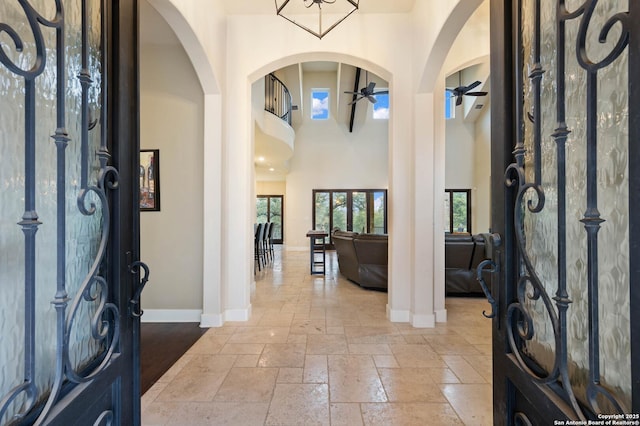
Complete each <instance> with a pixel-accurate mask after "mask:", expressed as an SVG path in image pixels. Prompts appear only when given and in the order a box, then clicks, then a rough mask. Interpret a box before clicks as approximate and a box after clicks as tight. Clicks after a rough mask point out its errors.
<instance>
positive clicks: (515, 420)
mask: <svg viewBox="0 0 640 426" xmlns="http://www.w3.org/2000/svg"><path fill="white" fill-rule="evenodd" d="M593 2H596V3H597V0H588V1H586V2H584V5H585V6H586V7H588V6H590V5H591V4H592V3H593ZM559 3H561V4H564V1H560V2H559ZM518 4H519V2H513V1H511V0H491V17H490V22H491V56H490V58H491V82H492V84H491V90H492V102H491V115H492V124H491V133H492V146H491V158H492V166H491V188H492V199H491V210H492V223H491V228H492V230H493V232H495V233H497V234H500V236H501V239H502V244H501V245H500V246H498V247H495V248H494V256H493V258H494V260H497V261H498V263H499V269H500V271H499V273H497V274H494V277H493V280H492V293H493V295H495V296H496V299H497V302H498V308H497V312H498V315H496V316H495V317H494V318H493V320H492V321H493V342H492V346H493V368H494V381H493V401H494V402H493V403H494V424H496V425H503V424H530V423H527V421H528V419H527V418H526V417H525V416H520V415H519V414H518V413H519V412H520V413H524V412H533V413H535V414H534V417H533V419H531V421H533V422H534V424H535V423H536V422H543V423H540V424H553V420H560V419H567V418H571V419H575V418H576V414H575V413H574V411H573V410H572V409H571V408H570V406H569V405H568V404H567V403H566V401H565V400H564V399H563V398H561V397H560V396H558V394H557V393H556V390H557V388H556V389H554V385H546V386H545V385H540V384H538V383H536V382H534V381H533V380H532V379H531V377H530V376H529V375H528V374H527V373H525V372H524V371H523V370H522V369H521V368H520V367H519V366H518V363H517V362H516V360H515V357H514V356H513V354H512V353H511V352H510V348H509V342H508V338H507V332H506V328H507V327H506V326H507V324H506V320H505V315H504V313H505V312H506V311H507V308H508V306H509V305H510V304H511V303H512V302H513V301H514V300H516V294H515V292H516V290H515V285H514V283H513V278H511V277H517V276H518V270H517V268H518V259H517V250H516V236H515V232H514V229H513V227H512V226H513V225H512V224H513V223H514V208H513V206H514V202H515V195H516V194H515V192H514V190H512V189H508V188H507V187H506V186H505V170H506V169H507V167H509V165H510V164H512V163H513V162H514V153H513V151H514V148H515V141H516V140H517V135H518V131H519V130H518V120H519V118H518V116H517V112H516V109H515V104H516V101H517V96H516V93H517V88H518V87H519V84H518V83H519V81H518V79H519V76H518V71H516V69H517V67H518V65H519V64H518V58H517V56H516V52H517V46H518V43H519V32H518V30H517V25H516V24H517V19H518V16H519V11H518V10H517V8H518ZM628 19H629V22H631V23H637V22H640V2H638V1H635V0H630V1H629V12H628ZM599 30H600V29H598V31H599ZM628 41H629V45H628V46H627V49H628V53H629V98H630V102H629V163H630V167H629V188H630V190H629V206H630V207H629V217H630V221H629V237H630V245H629V251H630V252H629V254H630V259H631V262H630V295H629V297H630V305H631V312H630V324H631V359H632V362H631V372H630V374H631V379H632V402H631V403H632V406H631V407H627V409H628V412H629V413H635V414H637V413H640V310H639V309H637V307H638V306H640V262H639V261H638V259H640V221H638V220H634V219H633V218H634V217H636V216H637V211H638V208H640V168H638V167H633V166H634V164H635V163H636V162H637V160H638V159H640V102H638V99H640V30H639V29H638V26H637V24H632V25H629V39H628ZM634 160H636V161H634ZM515 383H517V388H516V386H515ZM516 394H519V395H520V397H517V396H516ZM585 415H587V416H595V415H594V413H593V412H591V411H590V410H589V409H585ZM549 422H551V423H549Z"/></svg>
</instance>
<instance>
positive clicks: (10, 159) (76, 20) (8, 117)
mask: <svg viewBox="0 0 640 426" xmlns="http://www.w3.org/2000/svg"><path fill="white" fill-rule="evenodd" d="M30 3H31V4H32V5H33V7H34V9H35V10H37V11H38V12H39V13H41V14H42V15H43V16H44V17H45V18H47V19H52V18H53V17H54V16H55V2H52V1H49V0H37V1H31V2H30ZM87 4H88V10H89V16H90V19H89V25H88V28H89V45H90V47H89V61H88V67H87V68H88V71H89V74H90V76H91V79H92V80H93V83H92V88H91V89H90V90H89V105H90V110H91V118H92V120H95V119H99V118H100V115H101V107H100V105H101V103H102V95H101V72H102V64H101V62H102V58H101V54H100V50H101V47H102V43H101V10H100V8H101V2H100V1H99V0H90V1H88V2H87ZM63 7H64V11H65V23H66V26H65V36H66V37H65V43H66V49H65V51H64V55H65V66H64V72H65V75H64V76H63V78H64V79H65V80H66V92H65V93H62V94H60V93H57V79H58V75H57V70H56V57H57V56H56V55H57V52H56V48H55V46H56V44H55V35H56V33H55V29H51V28H47V27H44V26H40V29H41V30H42V33H43V37H44V43H45V46H46V51H45V57H46V68H45V69H44V72H43V73H42V75H40V76H39V77H37V78H36V80H35V91H36V107H35V114H36V119H35V139H36V192H35V199H36V211H37V213H38V216H39V220H40V222H42V223H41V225H39V226H38V231H37V234H36V264H35V273H36V275H35V276H36V301H35V312H36V348H35V358H34V359H35V367H36V368H35V371H36V378H35V380H36V385H37V388H38V390H39V393H40V395H44V394H45V393H46V392H47V391H48V390H49V389H50V388H51V386H52V383H53V377H54V374H55V372H54V366H55V357H56V353H55V352H56V341H57V338H58V335H57V334H56V314H55V309H54V307H53V306H52V304H51V302H52V300H53V299H54V297H55V294H56V282H57V278H56V271H57V266H56V265H57V253H58V241H57V232H58V225H57V218H58V205H57V199H56V197H57V194H58V191H59V188H58V187H57V183H56V182H57V181H56V178H57V147H56V144H55V142H54V139H52V137H51V135H53V134H54V133H55V132H56V128H57V124H56V113H57V99H58V96H64V99H65V107H66V123H65V125H66V130H67V132H68V134H69V139H70V141H69V145H68V147H67V148H66V151H65V154H66V185H65V186H66V202H65V205H64V206H62V212H63V214H65V215H66V234H65V236H64V241H62V242H61V243H62V244H63V250H65V253H66V265H65V281H66V289H67V292H68V294H69V297H70V298H72V299H73V298H74V297H75V296H76V294H77V293H78V289H79V288H80V286H81V284H82V283H83V281H85V279H86V278H87V274H88V272H89V269H90V268H91V266H92V264H93V262H94V261H95V259H96V255H97V252H98V246H99V243H100V238H101V234H102V224H103V221H102V209H103V206H102V203H101V201H100V200H99V198H98V197H97V196H95V195H90V196H89V197H87V201H86V205H87V206H89V205H90V204H91V203H94V204H95V208H96V211H95V213H94V214H93V215H90V216H86V215H83V214H82V213H80V211H79V209H78V201H77V198H78V195H79V193H80V190H81V188H80V181H81V178H80V174H81V172H80V171H81V167H82V164H81V155H80V152H81V147H80V142H81V127H82V126H81V120H80V112H81V105H82V102H81V93H82V89H81V86H80V82H79V80H78V75H79V74H80V70H81V68H82V62H81V2H78V1H73V0H68V1H63ZM0 20H1V21H2V22H4V23H7V24H8V25H9V26H11V27H12V28H14V29H15V30H16V31H17V32H18V34H19V35H20V37H21V38H22V40H23V41H24V43H25V46H24V49H23V52H16V50H15V48H14V47H13V46H14V45H13V43H12V42H11V40H10V39H9V38H8V37H7V36H6V35H3V36H0V37H1V38H0V42H2V45H3V48H4V49H5V51H6V52H7V53H8V54H9V56H10V58H12V59H13V60H15V61H16V62H17V63H20V64H24V66H23V68H28V67H29V64H32V63H33V62H34V58H35V54H36V53H35V47H34V46H35V43H34V37H33V35H32V34H31V32H30V28H29V26H28V24H27V23H26V20H25V16H24V11H23V10H22V9H21V8H20V7H19V5H18V2H17V1H3V2H0ZM0 95H1V96H0V162H1V167H0V188H1V190H0V334H1V335H2V344H1V345H0V365H2V368H3V374H2V375H0V399H2V397H4V396H5V395H6V394H7V392H8V391H9V390H10V389H11V388H13V387H14V386H16V385H17V384H19V383H21V382H22V381H23V380H24V374H25V368H26V366H25V365H24V356H25V353H24V352H25V346H24V324H25V310H26V309H25V300H24V294H25V284H24V283H25V277H24V276H25V273H24V268H25V266H24V265H25V256H24V251H25V238H24V236H23V233H22V231H21V228H20V226H18V225H17V222H19V221H20V220H21V217H22V214H23V211H24V207H25V206H24V198H25V195H24V190H25V167H24V158H25V113H24V109H25V98H24V96H25V84H24V79H23V78H22V77H18V76H16V75H14V74H12V73H11V72H10V71H9V70H8V69H7V68H6V67H5V66H4V65H0ZM94 124H95V125H94V127H93V129H92V130H91V132H90V136H89V148H88V153H89V156H88V159H87V162H86V164H85V165H84V166H85V167H88V176H89V179H88V181H89V183H90V185H95V184H96V182H97V178H98V173H99V170H100V164H99V162H98V161H97V158H96V156H95V153H96V151H98V149H99V147H100V141H101V134H102V126H101V123H100V122H99V120H98V121H96V122H95V123H94ZM98 294H99V291H97V290H95V289H94V291H93V292H92V295H93V296H94V297H95V296H97V295H98ZM87 296H89V295H87ZM96 306H97V303H96V302H91V301H85V302H84V303H82V304H81V308H80V309H79V310H78V312H77V314H76V317H75V326H74V327H73V328H72V332H71V333H70V338H69V345H70V349H69V353H70V361H71V365H72V366H74V367H79V366H83V365H86V364H87V363H88V362H90V361H91V360H92V359H94V358H95V357H96V356H97V354H98V352H99V351H100V349H101V348H100V347H98V345H97V344H96V343H95V340H94V339H93V338H92V337H91V328H90V324H91V321H92V317H93V316H94V314H95V312H96ZM5 337H6V338H7V339H6V340H5ZM21 401H22V400H19V401H18V403H17V404H14V406H12V407H11V408H10V409H9V413H8V414H9V415H12V414H13V413H14V412H16V411H17V410H19V409H20V404H21ZM3 421H6V418H5V419H0V424H3Z"/></svg>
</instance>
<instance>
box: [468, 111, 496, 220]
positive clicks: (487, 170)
mask: <svg viewBox="0 0 640 426" xmlns="http://www.w3.org/2000/svg"><path fill="white" fill-rule="evenodd" d="M475 135H476V138H475V156H474V178H473V180H474V182H475V186H474V187H473V188H474V191H473V193H474V198H473V199H472V200H471V205H472V208H473V219H474V222H473V223H472V224H471V226H472V229H473V232H474V233H480V232H489V229H490V227H491V110H490V108H487V107H485V109H484V111H483V112H482V114H481V115H480V117H479V118H478V120H476V125H475Z"/></svg>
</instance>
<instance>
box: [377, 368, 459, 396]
mask: <svg viewBox="0 0 640 426" xmlns="http://www.w3.org/2000/svg"><path fill="white" fill-rule="evenodd" d="M378 371H379V374H380V379H381V380H382V385H383V386H384V390H385V392H386V393H387V396H388V397H389V401H390V402H447V400H446V399H445V398H444V396H443V395H442V392H441V391H440V388H439V387H438V385H437V384H435V383H434V382H433V379H432V378H431V373H430V372H429V369H428V368H382V369H379V370H378Z"/></svg>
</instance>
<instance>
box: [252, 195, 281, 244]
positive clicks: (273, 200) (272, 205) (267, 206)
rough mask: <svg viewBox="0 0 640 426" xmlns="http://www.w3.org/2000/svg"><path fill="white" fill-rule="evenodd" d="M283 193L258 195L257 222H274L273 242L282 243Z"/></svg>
mask: <svg viewBox="0 0 640 426" xmlns="http://www.w3.org/2000/svg"><path fill="white" fill-rule="evenodd" d="M282 204H283V196H282V195H258V196H257V197H256V223H265V222H273V223H274V224H275V227H274V228H273V242H274V243H275V244H282V230H283V225H284V222H283V220H282Z"/></svg>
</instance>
